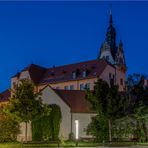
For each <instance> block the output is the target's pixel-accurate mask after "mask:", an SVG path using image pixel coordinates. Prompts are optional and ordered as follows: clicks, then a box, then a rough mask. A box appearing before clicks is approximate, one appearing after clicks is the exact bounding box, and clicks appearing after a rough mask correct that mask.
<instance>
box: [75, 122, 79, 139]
mask: <svg viewBox="0 0 148 148" xmlns="http://www.w3.org/2000/svg"><path fill="white" fill-rule="evenodd" d="M75 125H76V139H78V138H79V121H78V120H75Z"/></svg>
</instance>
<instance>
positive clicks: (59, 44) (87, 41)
mask: <svg viewBox="0 0 148 148" xmlns="http://www.w3.org/2000/svg"><path fill="white" fill-rule="evenodd" d="M110 4H111V5H112V14H113V23H114V26H115V28H116V32H117V43H118V42H119V40H120V39H122V41H123V45H124V51H125V57H126V63H127V67H128V74H131V73H141V74H148V2H112V3H111V2H97V1H96V2H78V1H77V2H50V1H49V2H47V1H46V2H0V51H1V58H0V75H1V77H0V91H3V90H4V89H6V88H9V87H10V78H11V76H13V75H14V74H16V73H17V72H19V71H20V70H22V69H23V68H24V67H26V66H27V65H29V64H31V63H34V64H39V65H42V66H45V67H52V66H59V65H64V64H70V63H76V62H81V61H87V60H92V59H96V57H97V55H98V53H99V49H100V46H101V44H102V42H103V41H104V39H105V34H106V30H107V27H108V24H109V8H110Z"/></svg>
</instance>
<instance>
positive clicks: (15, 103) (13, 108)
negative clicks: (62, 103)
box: [5, 79, 49, 141]
mask: <svg viewBox="0 0 148 148" xmlns="http://www.w3.org/2000/svg"><path fill="white" fill-rule="evenodd" d="M12 93H13V96H12V97H11V98H10V103H9V105H8V106H7V107H6V108H5V112H6V113H8V114H9V115H10V116H11V117H12V118H14V119H15V120H17V121H18V122H20V123H21V122H25V124H26V130H25V141H27V125H28V123H29V122H31V121H32V120H33V119H36V118H39V117H40V116H42V115H43V114H44V113H45V114H46V113H49V110H48V109H47V108H46V105H44V104H43V103H42V100H41V97H40V94H39V93H35V92H34V85H33V83H32V82H31V81H30V80H28V79H23V80H21V81H20V82H19V85H18V86H17V87H16V89H15V90H12Z"/></svg>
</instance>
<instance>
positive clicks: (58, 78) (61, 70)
mask: <svg viewBox="0 0 148 148" xmlns="http://www.w3.org/2000/svg"><path fill="white" fill-rule="evenodd" d="M107 65H109V64H108V63H107V62H106V61H105V60H91V61H86V62H81V63H75V64H69V65H64V66H60V67H54V68H49V69H48V70H47V71H46V72H45V74H44V76H43V77H42V79H41V81H40V84H51V83H57V82H64V81H70V80H78V79H88V78H93V77H99V76H100V75H101V73H102V72H103V71H104V69H105V68H106V66H107ZM83 71H86V72H87V75H86V77H83V75H82V73H83ZM73 72H77V74H78V75H77V77H76V78H75V79H73V77H72V73H73Z"/></svg>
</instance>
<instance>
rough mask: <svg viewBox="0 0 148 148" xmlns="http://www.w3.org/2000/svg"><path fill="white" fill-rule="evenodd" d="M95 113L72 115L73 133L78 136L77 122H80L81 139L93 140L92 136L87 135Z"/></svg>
mask: <svg viewBox="0 0 148 148" xmlns="http://www.w3.org/2000/svg"><path fill="white" fill-rule="evenodd" d="M95 115H96V114H94V113H72V132H73V133H74V135H76V126H75V120H78V121H79V138H91V137H92V136H91V135H87V134H86V129H87V126H88V124H89V123H90V122H91V118H92V117H93V116H95Z"/></svg>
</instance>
